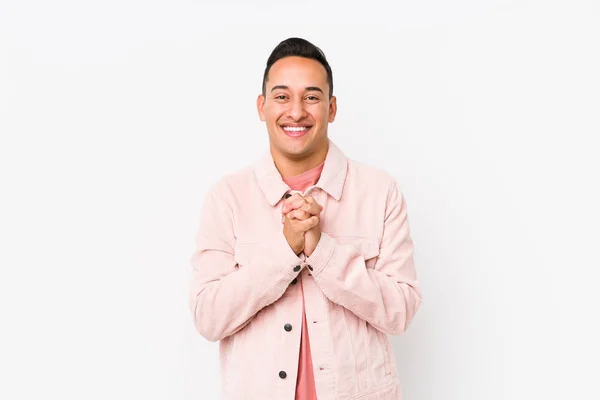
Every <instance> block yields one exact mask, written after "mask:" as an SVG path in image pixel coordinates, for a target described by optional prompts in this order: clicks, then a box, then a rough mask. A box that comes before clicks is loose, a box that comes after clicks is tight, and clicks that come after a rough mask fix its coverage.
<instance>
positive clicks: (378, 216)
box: [190, 140, 421, 400]
mask: <svg viewBox="0 0 600 400" xmlns="http://www.w3.org/2000/svg"><path fill="white" fill-rule="evenodd" d="M329 143H330V144H329V151H328V154H327V157H326V160H325V165H324V168H323V172H322V174H321V178H320V180H319V182H318V183H317V184H316V185H314V186H311V187H309V188H308V189H307V190H306V191H305V193H304V194H305V195H307V194H311V195H312V196H313V197H314V198H315V200H316V201H317V202H318V203H319V204H321V205H322V206H323V207H324V209H323V212H322V214H321V230H322V235H321V240H320V242H319V244H318V246H317V248H316V249H315V251H314V253H313V254H312V255H311V256H310V257H305V256H304V255H303V254H301V255H300V256H296V254H294V252H293V251H292V249H291V248H290V246H289V245H288V243H287V242H286V240H285V237H284V236H283V232H282V224H281V210H280V209H281V200H282V198H283V196H284V194H285V193H286V192H288V191H290V188H289V187H288V186H287V185H286V184H285V183H284V182H283V181H282V179H281V175H280V174H279V172H278V171H277V169H276V167H275V164H274V162H273V159H272V157H271V155H270V153H268V152H267V154H265V156H264V157H263V159H262V160H261V161H260V162H258V163H257V164H256V165H254V166H251V167H248V168H246V169H244V170H242V171H239V172H237V173H235V174H231V175H229V176H226V177H224V178H223V179H221V180H219V181H218V182H217V183H216V184H215V185H214V186H213V187H212V188H211V190H210V192H209V194H208V195H207V197H206V199H205V203H204V206H203V212H202V217H201V222H200V227H199V230H198V234H197V236H196V251H195V252H194V254H193V256H192V257H191V265H192V277H191V291H190V310H191V312H192V315H193V320H194V325H195V328H196V330H197V331H198V332H199V333H200V334H201V335H202V336H203V337H204V338H206V339H207V340H209V341H217V340H218V341H220V342H219V350H220V368H221V390H222V392H221V399H222V400H246V399H248V400H293V399H294V393H295V383H296V375H297V371H298V351H299V346H300V334H301V327H302V325H301V318H302V303H301V302H302V295H301V292H300V287H299V285H297V282H298V281H299V280H302V283H303V286H304V294H305V309H306V318H307V321H308V331H309V337H310V343H311V354H312V360H313V367H314V375H315V385H316V389H317V397H318V398H319V400H334V399H335V400H342V399H343V400H347V399H348V400H349V399H356V400H358V399H360V400H376V399H377V400H392V399H393V400H399V399H401V398H402V394H401V393H402V392H401V387H400V384H399V380H398V376H397V372H396V362H395V359H394V352H393V350H392V347H391V345H390V342H389V340H388V336H387V335H386V334H400V333H402V332H404V331H406V329H407V328H408V326H409V324H410V322H411V320H412V319H413V318H414V316H415V313H416V312H417V310H418V309H419V305H420V303H421V289H420V285H419V281H418V280H417V275H416V271H415V266H414V260H413V254H414V248H413V241H412V239H411V237H410V228H409V223H408V216H407V206H406V201H405V199H404V197H403V195H402V193H401V190H400V188H399V186H398V184H397V182H396V181H395V180H394V178H393V177H391V176H390V175H388V174H387V173H385V172H383V171H381V170H379V169H376V168H374V167H371V166H367V165H364V164H361V163H359V162H356V161H353V160H350V159H348V158H346V157H345V156H344V154H343V153H342V151H341V150H340V149H339V148H338V147H337V146H336V145H335V144H334V143H333V142H331V140H330V141H329Z"/></svg>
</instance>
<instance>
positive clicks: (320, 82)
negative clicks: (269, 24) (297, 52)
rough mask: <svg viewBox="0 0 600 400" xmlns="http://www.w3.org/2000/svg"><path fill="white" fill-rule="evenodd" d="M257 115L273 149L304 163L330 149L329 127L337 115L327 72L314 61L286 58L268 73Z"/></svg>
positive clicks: (259, 98) (258, 101) (258, 103)
mask: <svg viewBox="0 0 600 400" xmlns="http://www.w3.org/2000/svg"><path fill="white" fill-rule="evenodd" d="M257 108H258V114H259V116H260V119H261V121H264V122H265V123H266V125H267V130H268V132H269V141H270V144H271V149H272V150H274V151H276V152H278V153H279V154H280V155H283V156H285V157H287V158H291V159H297V160H298V159H303V158H306V157H308V156H310V155H311V154H313V153H315V152H316V151H318V150H320V149H323V148H324V147H326V146H327V125H328V123H330V122H333V120H334V119H335V114H336V110H337V109H336V99H335V97H332V98H331V99H330V98H329V85H328V84H327V72H326V71H325V68H324V67H323V66H322V65H321V64H320V63H319V62H318V61H315V60H311V59H307V58H302V57H285V58H282V59H280V60H278V61H277V62H276V63H275V64H273V66H272V67H271V69H270V71H269V75H268V78H267V81H266V89H265V95H264V96H263V95H262V94H261V95H259V96H258V99H257Z"/></svg>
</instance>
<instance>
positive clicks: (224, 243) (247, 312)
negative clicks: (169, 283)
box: [189, 182, 301, 341]
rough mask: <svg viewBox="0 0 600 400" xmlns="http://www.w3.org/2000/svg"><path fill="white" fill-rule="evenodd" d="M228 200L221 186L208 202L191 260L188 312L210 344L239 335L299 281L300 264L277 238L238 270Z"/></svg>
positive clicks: (226, 193) (224, 185)
mask: <svg viewBox="0 0 600 400" xmlns="http://www.w3.org/2000/svg"><path fill="white" fill-rule="evenodd" d="M228 194H229V188H228V186H227V184H226V183H225V182H221V184H220V185H217V186H216V187H215V188H213V190H211V192H210V193H209V194H208V196H207V197H206V200H205V204H204V207H203V210H202V216H201V223H200V229H199V231H198V233H197V235H196V250H195V252H194V254H193V256H192V257H191V266H192V277H191V285H190V286H191V287H190V298H189V301H190V310H191V312H192V315H193V320H194V326H195V328H196V330H197V331H198V332H199V333H200V334H201V335H202V336H203V337H205V338H206V339H207V340H210V341H217V340H220V339H222V338H224V337H226V336H229V335H231V334H233V333H235V332H237V331H239V330H240V329H242V328H243V327H244V326H245V325H247V324H248V323H249V322H250V321H251V319H252V317H253V316H254V315H255V314H256V313H257V312H259V311H260V310H261V309H262V308H264V307H266V306H268V305H270V304H271V303H273V302H275V301H276V300H277V299H279V298H280V297H281V296H282V295H283V293H284V292H285V291H286V289H287V288H288V285H289V284H290V282H291V281H292V280H293V279H294V278H295V277H296V276H297V275H298V272H297V271H294V267H295V266H296V265H300V264H301V263H300V258H298V256H297V255H296V254H295V253H294V252H293V250H292V249H291V248H290V246H289V245H288V243H287V241H286V239H285V237H284V236H283V235H282V234H278V235H275V236H274V237H273V240H272V241H269V243H261V244H260V246H262V247H267V246H268V248H259V249H257V251H256V252H255V253H256V256H255V257H254V256H253V257H252V260H251V263H250V264H249V265H245V266H243V268H238V266H237V263H236V261H235V259H234V252H235V236H234V229H233V226H234V225H233V212H232V209H231V207H230V206H229V202H228V201H227V199H228ZM257 246H259V244H257ZM253 254H254V253H253Z"/></svg>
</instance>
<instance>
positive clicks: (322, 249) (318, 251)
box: [306, 232, 337, 275]
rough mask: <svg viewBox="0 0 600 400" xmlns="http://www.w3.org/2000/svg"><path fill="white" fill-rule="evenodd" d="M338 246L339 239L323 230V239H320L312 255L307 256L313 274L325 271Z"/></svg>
mask: <svg viewBox="0 0 600 400" xmlns="http://www.w3.org/2000/svg"><path fill="white" fill-rule="evenodd" d="M336 247H337V240H335V239H334V238H332V237H331V236H329V235H328V234H326V233H324V232H321V239H320V240H319V243H318V244H317V247H316V248H315V250H314V251H313V253H312V254H311V255H310V257H306V263H307V264H308V265H309V266H310V267H311V268H312V271H313V272H312V274H313V275H319V274H320V273H321V271H323V269H324V268H325V266H326V265H327V264H328V263H329V260H330V259H331V257H332V256H333V252H334V251H335V249H336ZM309 269H310V268H309Z"/></svg>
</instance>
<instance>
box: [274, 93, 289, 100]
mask: <svg viewBox="0 0 600 400" xmlns="http://www.w3.org/2000/svg"><path fill="white" fill-rule="evenodd" d="M286 98H287V96H286V95H285V94H279V95H277V96H275V100H285V99H286Z"/></svg>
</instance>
